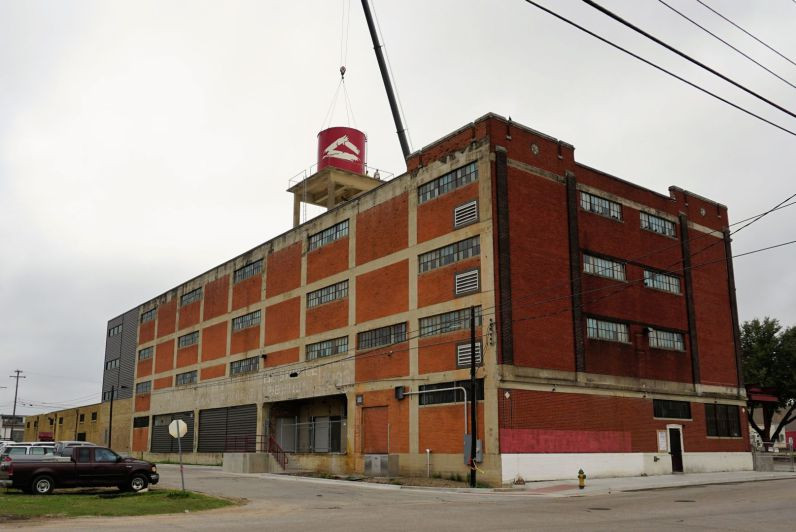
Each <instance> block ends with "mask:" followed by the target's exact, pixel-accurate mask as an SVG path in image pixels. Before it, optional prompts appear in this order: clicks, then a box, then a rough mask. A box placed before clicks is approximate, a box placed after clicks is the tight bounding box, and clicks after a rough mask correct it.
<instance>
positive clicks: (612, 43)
mask: <svg viewBox="0 0 796 532" xmlns="http://www.w3.org/2000/svg"><path fill="white" fill-rule="evenodd" d="M525 2H526V3H528V4H531V5H532V6H534V7H537V8H539V9H541V10H542V11H544V12H545V13H547V14H549V15H552V16H554V17H555V18H557V19H559V20H561V21H562V22H566V23H567V24H569V25H570V26H573V27H575V28H577V29H579V30H581V31H582V32H584V33H586V34H588V35H591V36H592V37H594V38H595V39H597V40H600V41H602V42H604V43H605V44H607V45H609V46H613V47H614V48H616V49H617V50H620V51H622V52H624V53H626V54H627V55H629V56H631V57H633V58H635V59H638V60H639V61H641V62H642V63H646V64H647V65H649V66H651V67H653V68H655V69H657V70H660V71H661V72H663V73H665V74H668V75H669V76H671V77H673V78H675V79H677V80H680V81H682V82H683V83H685V84H686V85H689V86H691V87H693V88H695V89H697V90H699V91H701V92H704V93H705V94H707V95H709V96H712V97H713V98H715V99H717V100H719V101H720V102H724V103H726V104H727V105H729V106H730V107H733V108H735V109H737V110H739V111H741V112H743V113H746V114H747V115H749V116H752V117H754V118H757V119H758V120H760V121H762V122H765V123H766V124H768V125H770V126H773V127H775V128H777V129H779V130H781V131H784V132H785V133H788V134H790V135H793V136H794V137H796V132H794V131H792V130H790V129H788V128H786V127H784V126H780V125H779V124H777V123H775V122H772V121H771V120H768V119H767V118H763V117H762V116H760V115H758V114H756V113H753V112H752V111H749V110H748V109H745V108H743V107H741V106H740V105H738V104H735V103H733V102H731V101H729V100H727V99H726V98H723V97H721V96H719V95H718V94H716V93H714V92H711V91H709V90H707V89H705V88H703V87H700V86H699V85H697V84H696V83H694V82H692V81H688V80H687V79H685V78H683V77H682V76H678V75H677V74H675V73H674V72H672V71H670V70H667V69H665V68H663V67H662V66H659V65H657V64H655V63H653V62H652V61H650V60H648V59H644V58H643V57H641V56H640V55H638V54H636V53H633V52H631V51H630V50H628V49H627V48H623V47H621V46H619V45H618V44H616V43H614V42H612V41H609V40H608V39H606V38H605V37H602V36H600V35H598V34H596V33H594V32H593V31H591V30H589V29H586V28H585V27H583V26H581V25H580V24H578V23H576V22H573V21H572V20H569V19H568V18H566V17H564V16H562V15H559V14H558V13H556V12H555V11H552V10H550V9H548V8H546V7H544V6H543V5H541V4H538V3H536V2H534V1H533V0H525Z"/></svg>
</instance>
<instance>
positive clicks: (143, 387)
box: [135, 381, 152, 395]
mask: <svg viewBox="0 0 796 532" xmlns="http://www.w3.org/2000/svg"><path fill="white" fill-rule="evenodd" d="M151 391H152V381H145V382H139V383H138V384H136V385H135V394H136V395H144V394H146V393H149V392H151Z"/></svg>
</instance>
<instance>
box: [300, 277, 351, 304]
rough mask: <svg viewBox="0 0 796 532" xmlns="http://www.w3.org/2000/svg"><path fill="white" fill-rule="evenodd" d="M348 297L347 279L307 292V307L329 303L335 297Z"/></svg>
mask: <svg viewBox="0 0 796 532" xmlns="http://www.w3.org/2000/svg"><path fill="white" fill-rule="evenodd" d="M346 297H348V281H347V280H346V281H341V282H339V283H337V284H333V285H331V286H327V287H325V288H321V289H320V290H315V291H314V292H309V293H308V294H307V308H312V307H317V306H318V305H323V304H324V303H329V302H330V301H334V300H336V299H344V298H346Z"/></svg>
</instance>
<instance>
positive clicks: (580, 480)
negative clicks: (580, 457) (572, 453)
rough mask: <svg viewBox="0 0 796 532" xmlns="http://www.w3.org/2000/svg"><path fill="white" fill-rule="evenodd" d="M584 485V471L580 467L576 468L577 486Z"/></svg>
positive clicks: (581, 487) (582, 486) (583, 486)
mask: <svg viewBox="0 0 796 532" xmlns="http://www.w3.org/2000/svg"><path fill="white" fill-rule="evenodd" d="M585 487H586V473H584V472H583V470H582V469H579V470H578V488H580V489H583V488H585Z"/></svg>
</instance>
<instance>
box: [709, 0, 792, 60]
mask: <svg viewBox="0 0 796 532" xmlns="http://www.w3.org/2000/svg"><path fill="white" fill-rule="evenodd" d="M696 1H697V2H699V3H700V4H702V5H703V6H705V7H706V8H707V9H709V10H710V11H712V12H713V13H715V14H716V15H718V16H719V17H721V18H723V19H724V20H726V21H727V22H729V23H730V24H732V25H733V26H735V27H736V28H738V29H739V30H741V31H742V32H744V33H745V34H747V35H748V36H749V37H751V38H752V39H754V40H756V41H757V42H759V43H760V44H762V45H763V46H765V47H766V48H768V49H769V50H771V51H772V52H774V53H775V54H777V55H778V56H780V57H781V58H782V59H784V60H785V61H787V62H789V63H791V64H792V65H793V66H796V63H794V62H793V61H792V60H791V59H790V58H789V57H787V56H786V55H784V54H782V53H781V52H779V51H778V50H776V49H774V48H773V47H771V46H769V45H768V44H766V43H765V42H763V41H762V40H761V39H758V38H757V37H755V36H754V35H752V34H751V33H749V32H748V31H746V30H745V29H743V28H742V27H740V26H739V25H738V24H736V23H735V22H733V21H732V20H730V19H729V18H727V17H725V16H724V15H722V14H721V13H719V12H718V11H716V10H715V9H713V8H712V7H710V6H709V5H707V4H706V3H705V2H703V1H702V0H696ZM793 2H794V3H796V0H793Z"/></svg>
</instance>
